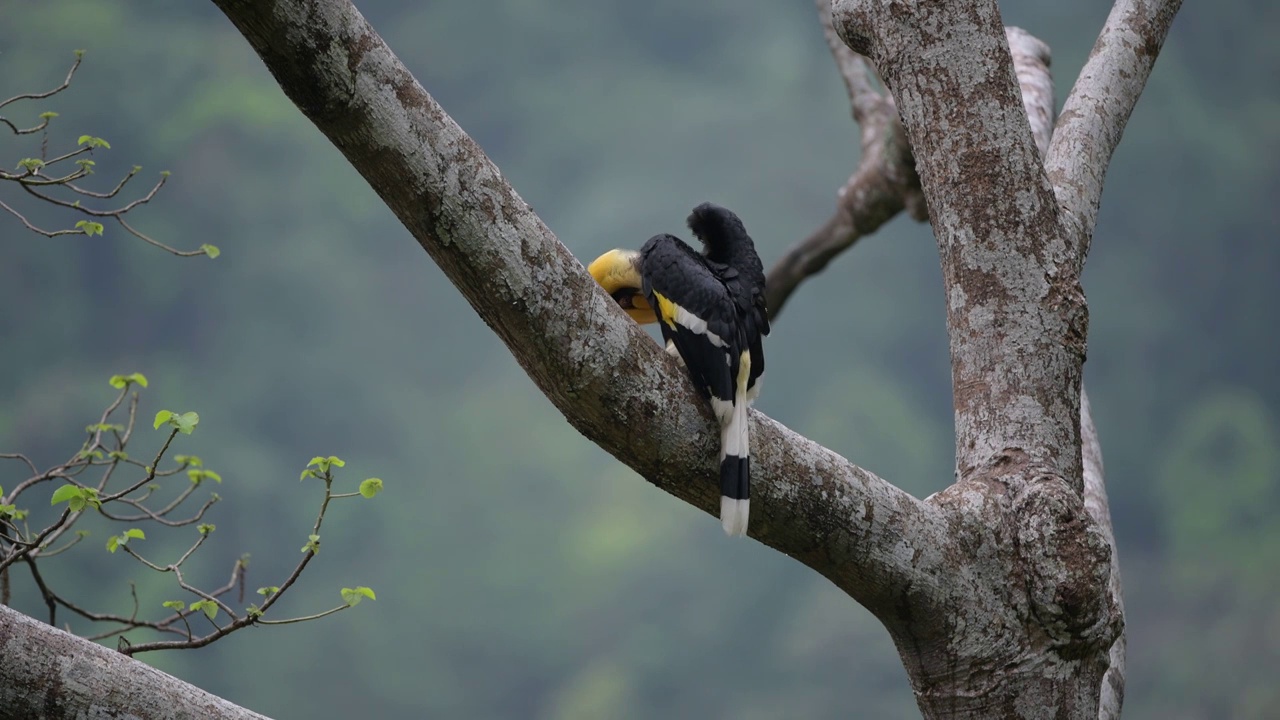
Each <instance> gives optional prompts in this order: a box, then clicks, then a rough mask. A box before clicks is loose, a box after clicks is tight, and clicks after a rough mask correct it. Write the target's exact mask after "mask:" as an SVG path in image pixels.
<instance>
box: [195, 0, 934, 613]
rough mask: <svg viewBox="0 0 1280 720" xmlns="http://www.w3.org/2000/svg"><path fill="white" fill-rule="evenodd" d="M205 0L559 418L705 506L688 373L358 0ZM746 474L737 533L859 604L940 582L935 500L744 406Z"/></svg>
mask: <svg viewBox="0 0 1280 720" xmlns="http://www.w3.org/2000/svg"><path fill="white" fill-rule="evenodd" d="M215 3H216V4H217V5H218V6H219V7H220V8H221V9H222V10H223V12H225V13H226V15H227V17H228V18H230V19H231V21H232V22H233V23H234V24H235V25H236V27H237V28H238V29H239V30H240V31H241V32H242V33H243V34H244V36H245V37H246V38H247V39H248V40H249V42H250V44H251V45H252V46H253V47H254V49H255V50H256V51H257V52H258V54H259V55H260V56H261V57H262V59H263V61H264V62H265V63H266V66H267V68H268V69H269V70H270V71H271V72H272V74H273V75H275V77H276V79H277V81H279V83H280V85H281V87H282V88H283V89H284V91H285V93H286V94H287V95H288V96H289V97H290V98H291V99H292V100H293V102H294V103H295V104H296V105H297V106H298V107H299V108H300V109H301V110H302V111H303V112H304V113H305V114H306V115H307V117H308V118H310V119H311V120H312V122H314V123H315V124H316V126H317V127H318V128H319V129H320V130H321V132H323V133H324V134H325V135H326V136H327V137H328V138H329V139H330V140H331V141H333V143H334V145H336V146H337V147H338V149H339V150H340V151H342V153H343V154H344V155H345V156H346V158H347V159H348V160H349V161H350V162H351V164H352V165H353V166H354V167H355V168H356V169H357V170H358V171H359V172H360V173H361V174H362V175H363V176H364V178H365V179H366V180H367V181H368V182H369V184H370V185H371V186H372V187H373V188H374V190H375V191H377V192H378V194H379V195H380V196H381V197H382V198H383V200H384V201H385V202H386V203H387V205H388V207H390V208H391V209H392V210H393V211H394V212H395V213H396V215H397V217H399V219H400V220H401V222H403V223H404V225H405V227H406V228H408V229H409V230H410V232H411V233H412V234H413V236H414V237H415V238H416V239H417V240H418V242H419V243H420V244H421V245H422V247H423V248H424V249H425V250H426V251H427V252H428V253H429V254H430V255H431V257H432V258H433V259H434V260H435V261H436V263H437V264H438V265H439V266H440V267H441V269H442V270H444V272H445V273H446V275H447V276H448V277H449V279H450V280H451V281H452V282H453V283H454V285H456V286H457V287H458V289H459V290H460V291H461V292H462V293H463V295H464V296H465V297H466V298H467V300H468V301H469V302H470V303H471V305H472V307H473V308H475V310H476V312H477V313H479V314H480V316H481V317H482V318H483V319H484V320H485V322H486V323H487V324H488V325H489V326H490V327H492V328H493V329H494V331H495V332H496V333H497V334H498V336H499V337H501V338H502V340H503V341H504V342H505V343H506V345H507V347H508V348H509V349H510V350H511V352H512V354H513V355H514V356H515V357H516V359H517V360H518V361H519V362H520V364H521V366H522V367H523V368H524V369H525V371H526V372H527V373H528V374H529V376H530V377H531V378H532V379H533V380H534V381H535V382H536V383H537V385H538V387H539V388H540V389H541V390H542V391H543V392H544V393H545V394H546V395H547V397H548V398H549V399H550V400H551V401H552V402H553V403H554V404H555V405H556V407H557V408H558V409H559V410H560V411H561V412H562V413H563V414H564V415H565V417H566V418H567V419H568V420H569V422H570V424H572V425H573V426H574V427H575V428H576V429H577V430H578V431H579V432H581V433H582V434H583V435H585V436H586V437H587V438H588V439H590V440H592V441H593V442H595V443H596V444H598V445H599V446H600V447H602V448H604V449H605V450H606V451H608V452H609V453H611V454H613V455H614V456H615V457H617V458H618V459H620V460H622V461H623V462H624V463H626V464H627V465H629V466H631V467H632V468H634V469H635V470H636V471H637V472H639V473H640V474H641V475H642V476H644V477H645V478H647V479H648V480H649V481H650V482H652V483H654V484H655V485H657V486H658V487H659V488H661V489H663V490H665V491H667V492H669V493H671V494H672V495H674V496H676V497H678V498H680V499H682V500H685V501H686V502H689V503H691V504H692V505H694V506H696V507H698V508H701V509H702V510H703V511H705V512H708V513H715V512H718V510H719V490H718V484H717V482H716V478H717V477H718V476H717V468H716V457H717V445H718V439H719V434H718V430H717V426H716V423H715V420H714V418H713V417H712V414H711V412H710V409H709V408H707V407H706V403H705V402H703V401H702V400H701V398H700V397H699V396H698V394H697V393H696V391H695V390H694V388H693V386H692V385H691V384H690V382H689V381H688V379H687V377H686V374H685V373H683V372H681V371H680V370H679V369H678V368H677V366H676V365H675V363H674V361H673V360H672V359H671V358H670V357H668V356H667V355H666V353H664V352H662V351H661V349H660V348H659V347H658V346H657V345H656V344H655V343H654V342H653V341H652V339H651V338H650V337H649V336H648V335H646V334H645V333H644V332H643V331H642V330H641V329H640V328H639V327H638V326H637V325H636V324H635V323H634V322H631V321H630V319H629V318H627V316H626V315H625V314H624V313H623V311H622V310H621V309H620V308H619V307H618V306H617V304H616V303H615V302H614V301H613V300H612V298H610V297H609V296H608V295H607V294H606V293H605V292H604V291H603V290H601V289H600V287H599V286H598V285H597V284H596V283H595V282H594V281H593V280H592V279H591V277H590V275H588V274H587V273H586V272H585V270H584V268H583V267H582V264H581V263H580V262H579V261H578V260H577V259H576V258H575V257H573V255H572V254H570V253H569V251H568V250H567V249H566V248H565V247H564V246H563V245H561V244H560V243H559V242H558V241H557V240H556V239H555V237H554V236H553V235H552V234H551V232H550V231H549V230H548V229H547V228H546V226H545V225H543V223H542V221H541V220H540V219H539V218H538V217H537V216H536V215H535V214H534V213H533V212H532V210H531V209H530V208H529V206H528V205H527V204H526V203H525V202H524V201H523V200H522V199H521V198H520V197H519V195H517V194H516V192H515V191H514V190H513V189H512V188H511V186H510V185H508V184H507V182H506V181H505V180H504V179H503V178H502V176H501V174H500V173H499V171H498V169H497V168H496V167H495V166H494V165H493V164H492V163H491V162H490V161H489V159H488V158H487V157H486V156H485V154H484V153H483V151H482V150H481V149H480V148H479V146H477V145H476V143H475V142H474V141H472V140H471V138H469V137H468V136H467V135H466V134H465V133H464V132H463V131H462V129H461V128H459V127H458V126H457V124H455V123H454V122H453V120H452V119H451V118H450V117H449V116H448V115H447V114H446V113H445V112H444V110H443V109H442V108H441V107H440V106H439V105H438V104H437V103H436V102H435V100H434V99H433V98H432V97H431V96H430V95H428V94H427V92H426V91H425V90H423V89H422V87H421V86H419V85H418V83H417V82H416V81H415V80H414V78H413V77H412V75H410V73H409V71H408V70H406V69H405V67H404V66H403V65H402V64H401V63H400V62H399V60H398V59H397V58H396V57H395V55H394V54H393V53H392V52H391V50H390V49H389V48H388V47H387V46H386V45H385V44H384V43H383V41H382V39H381V38H380V37H378V35H377V33H376V32H374V30H373V28H371V27H370V26H369V24H368V23H367V22H366V21H365V19H364V18H363V17H362V16H361V15H360V13H359V12H358V11H357V10H356V9H355V7H353V6H352V5H351V4H350V3H349V2H329V3H321V4H315V3H309V2H304V1H303V0H276V1H275V2H263V1H260V0H253V1H249V0H215ZM283 38H289V39H290V40H289V41H287V42H286V41H283V40H282V39H283ZM566 308H571V309H572V310H571V311H569V312H566ZM637 426H639V431H637ZM752 476H753V481H754V483H753V485H754V490H755V491H756V492H755V493H753V497H752V501H753V502H752V511H753V512H752V526H751V535H752V536H753V537H755V538H757V539H758V540H760V541H761V542H763V543H765V544H767V545H769V546H771V547H774V548H776V549H778V550H780V551H782V552H784V553H786V554H788V555H792V556H794V557H796V558H798V559H800V560H801V561H803V562H805V563H807V564H809V565H810V566H811V567H813V568H815V569H816V570H818V571H819V572H821V573H823V574H824V575H826V576H828V577H830V578H832V580H833V581H835V582H836V584H837V585H839V586H840V587H841V588H843V589H844V590H845V591H846V592H848V593H849V594H850V595H852V596H853V597H854V598H856V599H858V600H859V601H861V602H862V603H863V604H864V605H867V606H868V607H870V608H872V609H880V610H884V609H885V608H887V607H891V606H892V605H893V603H894V602H895V601H896V599H897V598H898V595H897V594H898V593H900V592H901V591H902V590H903V588H904V587H907V586H911V587H913V588H915V592H918V593H924V592H927V590H928V588H930V587H932V586H934V585H935V584H937V583H941V582H943V579H942V578H941V577H940V576H939V575H938V574H936V573H937V570H938V568H939V567H940V561H941V548H942V547H943V546H944V545H945V535H944V530H943V524H942V523H941V522H940V521H939V520H938V517H937V515H936V510H934V509H933V508H930V507H929V506H927V505H925V504H924V503H922V502H920V501H919V500H917V499H915V498H913V497H911V496H909V495H907V494H906V493H904V492H902V491H901V490H899V489H897V488H895V487H893V486H892V485H890V484H888V483H886V482H884V481H883V480H881V479H879V478H877V477H876V476H874V475H872V474H871V473H868V472H866V471H865V470H862V469H861V468H858V467H856V466H854V465H852V464H850V463H849V462H848V461H846V460H845V459H844V458H841V457H840V456H838V455H836V454H835V453H832V452H830V451H829V450H826V449H825V448H822V447H821V446H819V445H817V444H816V443H813V442H811V441H808V440H806V439H804V438H802V437H800V436H799V435H797V434H795V433H793V432H791V431H790V430H788V429H786V428H785V427H783V426H781V425H779V424H778V423H776V422H773V421H772V420H769V419H768V418H765V417H764V416H763V415H760V414H758V413H753V425H752ZM757 508H758V510H757Z"/></svg>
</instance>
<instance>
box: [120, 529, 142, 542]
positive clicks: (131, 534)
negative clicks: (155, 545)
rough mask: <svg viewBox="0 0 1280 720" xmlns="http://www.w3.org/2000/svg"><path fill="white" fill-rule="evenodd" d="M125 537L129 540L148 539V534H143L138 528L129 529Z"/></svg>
mask: <svg viewBox="0 0 1280 720" xmlns="http://www.w3.org/2000/svg"><path fill="white" fill-rule="evenodd" d="M124 536H125V537H127V538H137V539H139V540H146V539H147V534H146V533H144V532H142V531H141V530H139V529H138V528H129V529H128V530H125V531H124Z"/></svg>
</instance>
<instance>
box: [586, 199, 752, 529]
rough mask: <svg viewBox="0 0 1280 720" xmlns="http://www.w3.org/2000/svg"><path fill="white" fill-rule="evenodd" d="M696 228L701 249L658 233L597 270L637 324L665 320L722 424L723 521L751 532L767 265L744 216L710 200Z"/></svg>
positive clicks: (614, 253) (670, 342)
mask: <svg viewBox="0 0 1280 720" xmlns="http://www.w3.org/2000/svg"><path fill="white" fill-rule="evenodd" d="M688 223H689V229H690V230H692V231H693V234H694V235H695V236H697V238H698V239H699V240H701V241H702V244H703V251H702V252H701V253H699V252H697V251H695V250H694V249H693V248H691V247H689V246H688V245H687V244H685V243H684V241H683V240H680V239H679V238H677V237H675V236H672V235H666V234H663V235H655V236H653V237H651V238H649V241H648V242H646V243H645V244H644V247H643V248H641V250H640V252H635V251H633V250H610V251H609V252H607V253H605V254H604V255H601V256H600V257H599V258H597V259H596V260H595V261H593V262H592V263H591V265H590V266H589V268H588V270H589V271H590V272H591V276H592V277H594V278H595V279H596V282H598V283H599V284H600V285H601V286H602V287H604V289H605V290H606V291H607V292H608V293H609V294H610V295H612V296H613V298H614V300H616V301H617V302H618V304H619V305H621V306H622V307H623V308H625V309H626V311H627V314H629V315H630V316H631V317H632V318H633V319H634V320H636V322H639V323H647V322H657V323H658V328H659V329H660V330H661V331H662V338H663V339H664V340H666V342H667V349H668V351H671V350H672V349H673V348H674V350H675V351H676V352H678V353H679V355H680V358H681V359H682V360H684V364H685V366H686V367H687V368H688V371H689V377H690V379H692V380H693V384H694V386H696V387H697V388H698V390H700V391H701V392H702V395H703V396H704V397H706V398H707V399H708V400H710V402H711V409H712V410H713V411H714V412H715V415H716V418H717V419H718V420H719V421H720V523H721V525H723V527H724V531H725V532H726V533H728V534H729V535H745V534H746V532H747V514H748V508H749V506H750V502H749V499H750V497H751V490H750V454H751V443H750V439H749V437H748V423H747V407H748V406H749V405H750V404H751V402H752V401H753V400H755V399H756V396H757V395H759V393H760V377H761V375H763V374H764V349H763V342H762V338H763V336H765V335H768V334H769V316H768V312H767V311H766V308H765V296H764V266H763V265H762V264H761V263H760V256H759V255H757V254H756V249H755V244H754V243H752V241H751V237H750V236H749V235H747V231H746V228H745V227H743V225H742V220H740V219H739V218H738V216H737V215H735V214H734V213H733V212H731V211H729V210H727V209H725V208H722V207H719V206H717V205H713V204H711V203H703V204H701V205H699V206H698V207H696V208H694V209H693V213H692V214H690V215H689V219H688Z"/></svg>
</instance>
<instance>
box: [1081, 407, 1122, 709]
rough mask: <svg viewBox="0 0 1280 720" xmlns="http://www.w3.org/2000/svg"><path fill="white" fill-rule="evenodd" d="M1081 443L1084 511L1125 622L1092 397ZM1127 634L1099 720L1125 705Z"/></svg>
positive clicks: (1084, 411)
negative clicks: (1103, 547)
mask: <svg viewBox="0 0 1280 720" xmlns="http://www.w3.org/2000/svg"><path fill="white" fill-rule="evenodd" d="M1080 439H1081V449H1082V454H1083V459H1084V507H1085V510H1086V511H1088V513H1089V516H1090V517H1092V518H1093V521H1094V522H1095V523H1096V524H1097V526H1098V530H1099V532H1101V533H1102V535H1103V536H1104V537H1105V538H1106V540H1107V544H1108V545H1110V546H1111V569H1110V573H1109V574H1108V577H1107V589H1108V591H1109V594H1110V596H1111V601H1112V602H1113V603H1115V613H1116V615H1117V616H1118V617H1120V618H1121V619H1123V618H1124V593H1123V592H1122V587H1121V582H1120V556H1119V555H1118V554H1117V553H1116V538H1115V533H1114V532H1113V530H1112V529H1111V506H1110V503H1109V502H1108V501H1107V487H1106V484H1105V483H1104V482H1103V472H1102V444H1101V443H1100V442H1098V430H1097V428H1095V427H1094V425H1093V412H1092V410H1091V409H1090V407H1089V396H1088V395H1087V394H1085V393H1083V392H1082V394H1081V396H1080ZM1126 637H1127V633H1125V632H1121V633H1120V634H1119V635H1118V636H1116V640H1115V642H1114V643H1113V644H1112V645H1111V649H1110V651H1109V652H1108V653H1107V657H1108V661H1109V663H1108V666H1107V672H1106V674H1105V675H1103V677H1102V696H1101V698H1100V699H1099V701H1098V717H1099V718H1100V720H1113V719H1114V718H1119V717H1120V709H1121V707H1122V706H1123V705H1124V685H1125V646H1126V645H1127V640H1126Z"/></svg>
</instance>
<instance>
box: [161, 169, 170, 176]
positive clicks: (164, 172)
mask: <svg viewBox="0 0 1280 720" xmlns="http://www.w3.org/2000/svg"><path fill="white" fill-rule="evenodd" d="M160 177H169V171H168V170H161V171H160Z"/></svg>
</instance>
